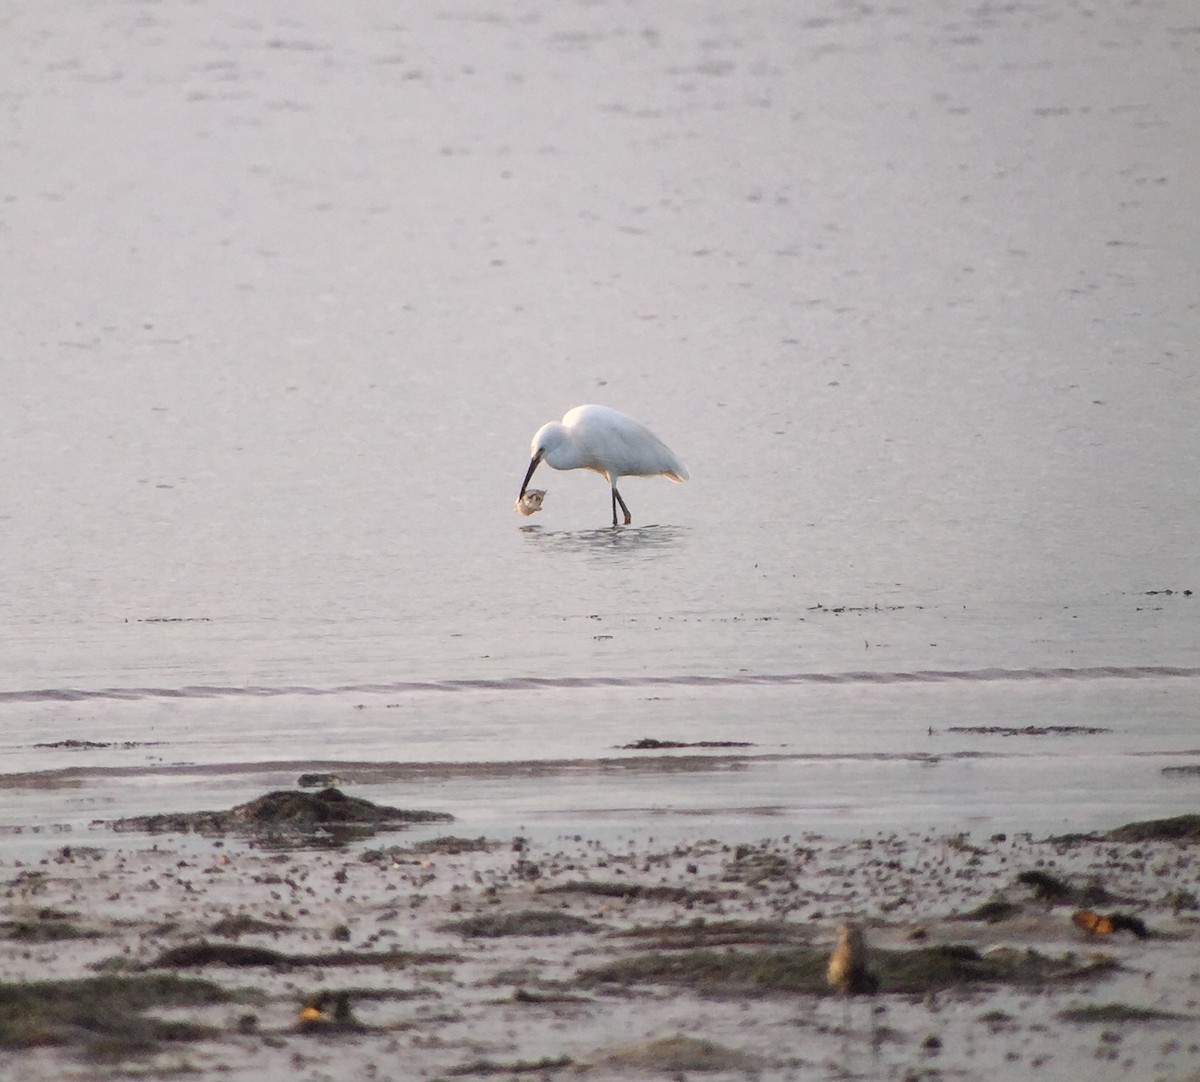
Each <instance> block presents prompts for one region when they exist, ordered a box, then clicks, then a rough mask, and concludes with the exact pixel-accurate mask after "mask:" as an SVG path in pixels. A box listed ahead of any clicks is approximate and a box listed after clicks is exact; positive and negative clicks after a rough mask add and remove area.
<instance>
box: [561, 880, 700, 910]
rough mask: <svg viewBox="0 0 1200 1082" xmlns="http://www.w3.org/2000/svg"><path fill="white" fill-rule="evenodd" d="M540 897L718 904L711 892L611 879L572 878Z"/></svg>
mask: <svg viewBox="0 0 1200 1082" xmlns="http://www.w3.org/2000/svg"><path fill="white" fill-rule="evenodd" d="M541 893H542V894H590V895H594V896H597V897H600V898H620V899H623V900H625V901H644V902H682V903H684V904H689V903H691V904H695V903H709V902H715V901H719V900H720V898H721V895H720V894H719V893H718V892H717V891H712V890H692V889H691V888H689V887H669V886H647V885H644V884H641V883H621V882H615V881H613V880H611V879H610V880H590V879H589V880H584V879H573V880H571V881H570V882H567V883H557V884H555V885H554V886H552V887H543V888H542V890H541Z"/></svg>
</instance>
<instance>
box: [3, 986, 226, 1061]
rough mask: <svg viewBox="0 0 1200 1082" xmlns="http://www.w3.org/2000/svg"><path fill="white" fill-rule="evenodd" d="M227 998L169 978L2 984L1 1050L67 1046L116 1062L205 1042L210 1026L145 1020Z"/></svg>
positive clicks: (220, 991) (220, 990) (219, 992)
mask: <svg viewBox="0 0 1200 1082" xmlns="http://www.w3.org/2000/svg"><path fill="white" fill-rule="evenodd" d="M235 998H236V997H235V996H234V994H233V993H231V992H229V991H227V990H226V989H224V988H221V987H220V986H219V985H216V984H212V983H210V982H209V981H202V980H189V979H184V978H181V977H177V976H175V975H174V974H169V973H159V974H144V975H137V976H112V975H108V976H102V977H90V978H86V979H81V980H65V981H30V982H27V983H17V982H6V983H2V984H0V1048H35V1047H39V1046H45V1045H71V1046H76V1047H78V1048H79V1049H80V1051H82V1052H84V1053H85V1054H87V1055H89V1056H102V1057H107V1058H120V1057H122V1056H128V1055H133V1054H136V1053H144V1052H148V1051H153V1050H155V1049H156V1048H157V1047H158V1045H160V1044H161V1043H163V1042H167V1041H193V1040H198V1039H201V1038H204V1037H211V1036H213V1034H214V1033H215V1032H216V1031H214V1030H213V1029H212V1028H211V1027H208V1026H201V1025H198V1024H196V1023H193V1022H185V1021H167V1020H164V1019H160V1018H153V1017H147V1016H146V1014H145V1013H144V1012H146V1011H147V1010H149V1009H151V1008H155V1007H199V1006H208V1005H211V1004H216V1003H228V1002H231V1001H233V1000H234V999H235Z"/></svg>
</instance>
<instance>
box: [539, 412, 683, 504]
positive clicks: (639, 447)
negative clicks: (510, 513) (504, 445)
mask: <svg viewBox="0 0 1200 1082" xmlns="http://www.w3.org/2000/svg"><path fill="white" fill-rule="evenodd" d="M529 451H530V456H531V457H530V462H529V472H528V473H526V474H525V481H524V482H523V483H522V485H521V495H520V496H518V497H517V501H518V503H520V501H521V499H522V498H523V497H524V495H525V490H526V489H527V488H528V487H529V480H530V478H531V477H533V471H534V470H536V469H537V467H538V463H539V462H542V461H545V462H546V463H548V464H549V465H550V466H552V467H553V468H554V469H556V470H595V471H596V472H597V473H599V474H603V475H604V476H605V477H607V478H608V484H609V488H611V489H612V512H613V525H614V526H616V525H617V504H620V505H621V510H622V511H623V512H624V513H625V525H626V526H628V525H629V524H630V522H632V521H633V519H632V516H631V515H630V514H629V508H628V507H626V506H625V501H624V500H623V499H621V494H620V493H619V492H618V491H617V482H618V481H619V480H620V479H621V478H622V477H653V476H657V475H660V474H661V475H662V476H663V477H668V478H670V479H671V480H672V481H686V480H687V479H688V471H687V467H686V466H685V465H684V464H683V463H682V462H680V461H679V459H678V457H676V455H675V453H674V452H673V451H672V450H671V449H670V448H669V447H668V446H667V445H666V444H665V443H663V441H662V440H660V439H659V438H658V437H657V436H656V435H655V434H654V433H653V432H651V431H650V429H648V428H647V427H646V426H645V425H643V424H639V423H638V422H637V421H635V420H634V419H633V418H632V417H626V416H625V414H623V413H621V412H620V411H619V410H614V409H609V407H608V406H576V407H575V408H574V409H573V410H569V411H568V412H567V414H566V415H565V416H564V417H563V419H562V421H561V422H560V421H551V422H550V423H549V424H544V425H542V427H541V428H539V429H538V430H537V433H536V434H535V435H534V437H533V441H532V443H531V444H530V446H529Z"/></svg>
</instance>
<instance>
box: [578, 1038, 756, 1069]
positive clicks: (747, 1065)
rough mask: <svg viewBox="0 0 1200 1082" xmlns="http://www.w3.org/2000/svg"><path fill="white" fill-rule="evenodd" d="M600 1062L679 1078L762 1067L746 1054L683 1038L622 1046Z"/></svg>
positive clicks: (722, 1046) (707, 1042)
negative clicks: (687, 1075)
mask: <svg viewBox="0 0 1200 1082" xmlns="http://www.w3.org/2000/svg"><path fill="white" fill-rule="evenodd" d="M601 1062H602V1063H603V1064H604V1065H605V1066H608V1067H617V1068H623V1069H626V1070H635V1071H653V1072H654V1073H655V1074H658V1075H664V1076H669V1077H676V1078H678V1077H681V1076H682V1075H683V1074H684V1073H685V1072H687V1071H752V1070H755V1069H756V1068H760V1067H761V1066H762V1061H761V1060H760V1059H759V1058H758V1057H757V1056H753V1055H750V1054H749V1053H747V1052H741V1051H739V1050H738V1049H736V1048H728V1047H726V1046H725V1045H723V1044H717V1042H716V1041H706V1040H701V1039H699V1038H696V1037H685V1036H682V1035H679V1036H675V1037H662V1038H660V1039H658V1040H655V1041H644V1042H642V1043H641V1044H629V1045H622V1046H620V1047H618V1048H613V1049H611V1050H610V1051H608V1052H607V1053H605V1054H604V1055H603V1056H602V1057H601Z"/></svg>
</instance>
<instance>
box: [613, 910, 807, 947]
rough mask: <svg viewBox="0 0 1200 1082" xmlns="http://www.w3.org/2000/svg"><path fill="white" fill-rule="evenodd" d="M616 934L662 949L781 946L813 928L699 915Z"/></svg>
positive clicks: (767, 921)
mask: <svg viewBox="0 0 1200 1082" xmlns="http://www.w3.org/2000/svg"><path fill="white" fill-rule="evenodd" d="M616 935H617V936H618V937H620V938H623V939H638V940H646V941H649V945H650V946H652V947H653V949H655V950H660V951H663V950H696V949H697V948H701V947H730V946H745V945H747V944H755V945H761V946H775V947H779V946H785V945H791V944H795V943H797V942H805V941H807V940H808V939H810V938H811V932H808V931H807V930H806V929H804V928H802V927H801V926H800V925H798V924H790V923H788V922H787V921H774V920H706V919H705V918H704V917H697V918H696V919H695V920H692V921H688V922H687V923H686V924H652V925H645V926H641V927H637V928H629V929H627V930H625V931H623V932H617V933H616Z"/></svg>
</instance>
